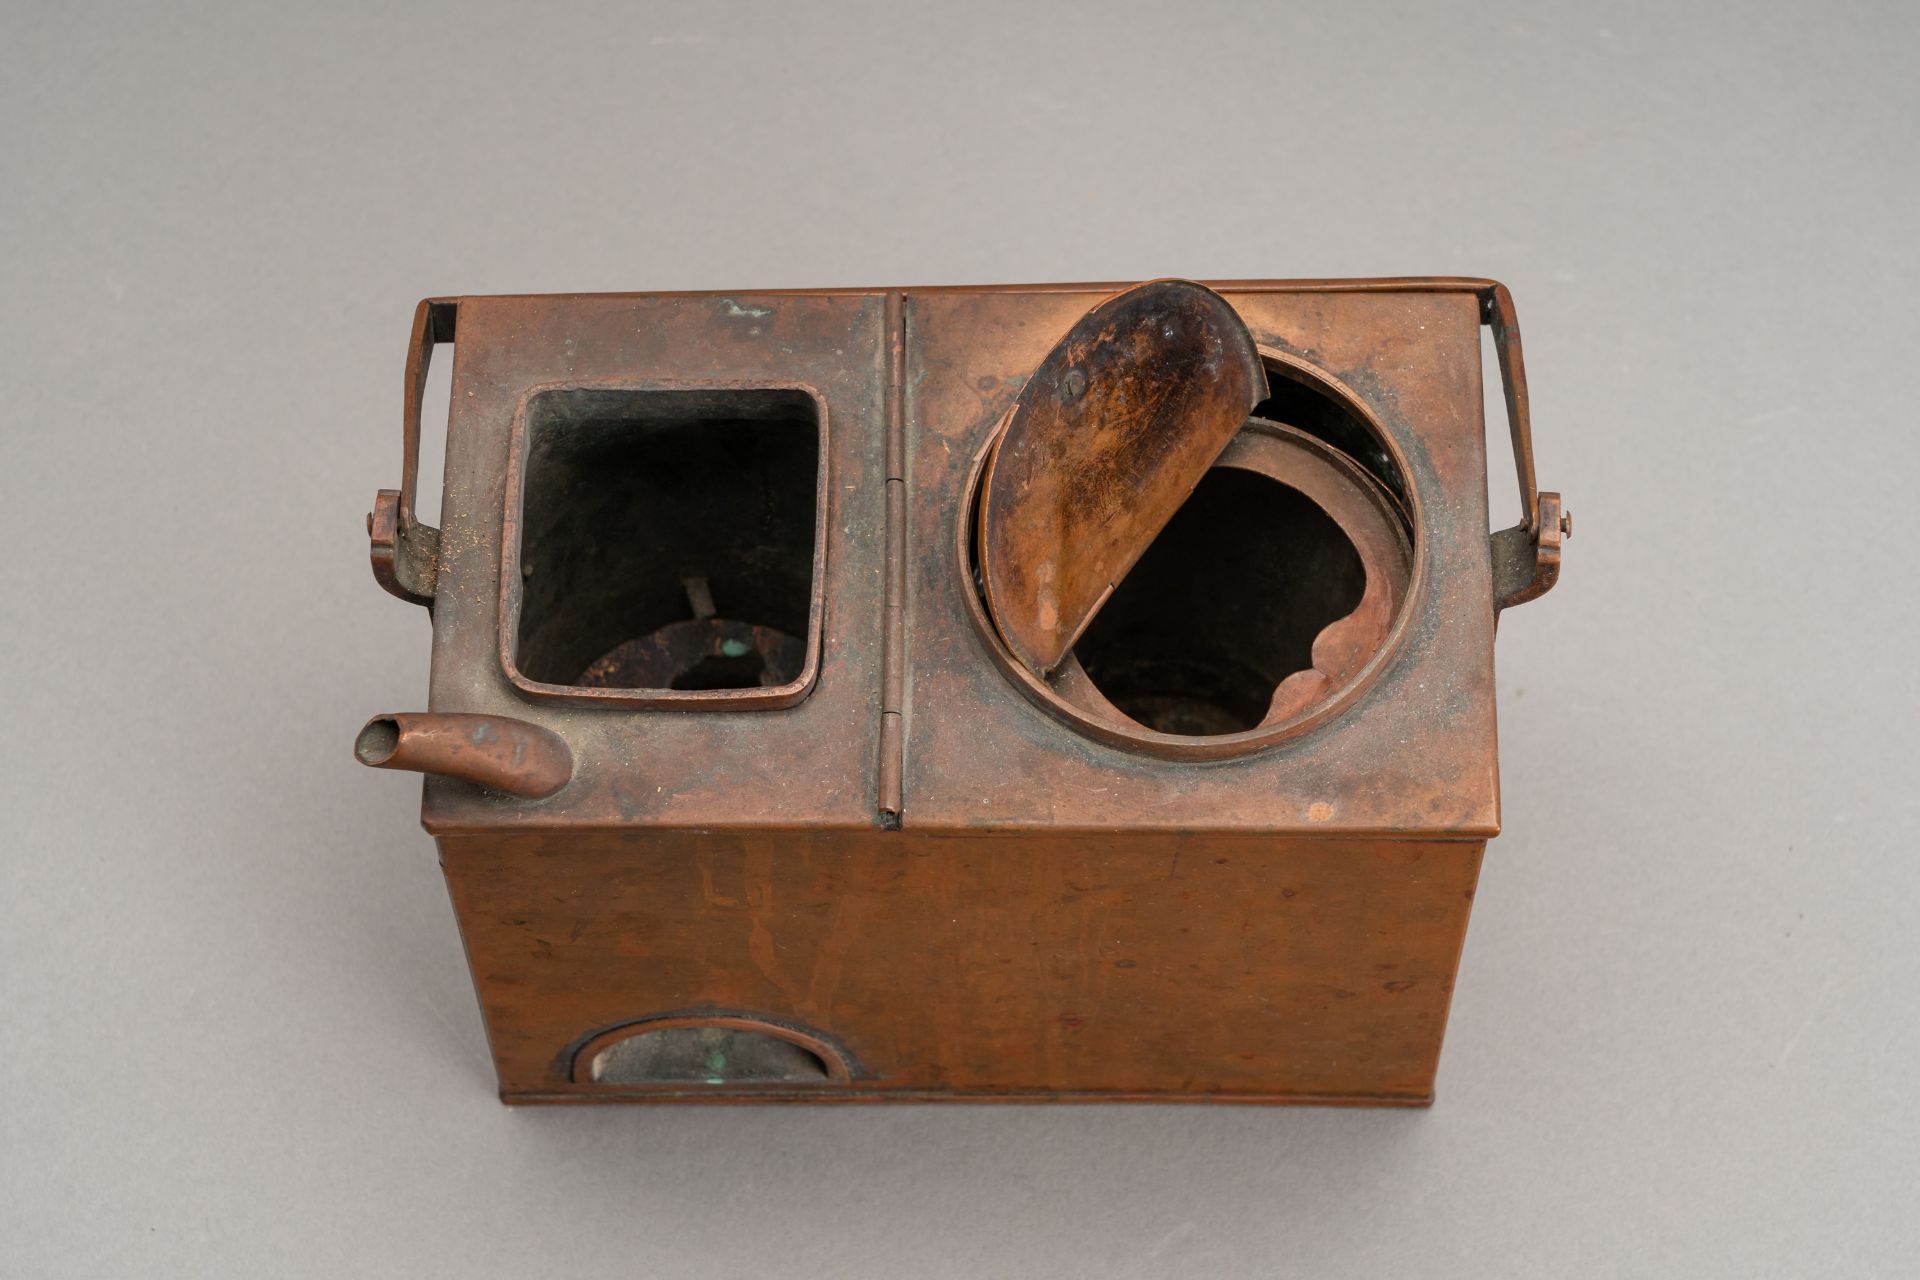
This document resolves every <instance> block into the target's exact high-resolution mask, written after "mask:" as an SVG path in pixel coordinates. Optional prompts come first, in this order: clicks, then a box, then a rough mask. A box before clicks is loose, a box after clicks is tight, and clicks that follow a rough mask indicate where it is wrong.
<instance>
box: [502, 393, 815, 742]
mask: <svg viewBox="0 0 1920 1280" xmlns="http://www.w3.org/2000/svg"><path fill="white" fill-rule="evenodd" d="M519 438H520V440H521V441H522V442H523V443H522V445H521V448H522V449H523V450H524V452H523V453H522V454H521V455H520V457H521V468H520V484H519V486H518V493H519V497H520V503H519V507H520V510H519V513H518V526H517V527H518V531H519V536H518V538H517V539H516V538H514V537H513V529H514V527H515V524H514V512H513V511H512V510H511V501H512V499H511V496H510V497H509V504H510V507H509V512H508V547H507V557H506V564H505V566H504V573H505V579H506V580H505V583H504V586H505V589H504V590H503V591H502V593H501V600H502V610H503V617H502V619H501V622H502V626H501V636H502V644H503V648H507V641H508V638H509V637H510V638H511V647H510V649H509V651H508V652H507V653H505V654H504V655H503V656H504V657H505V659H506V666H507V671H508V674H509V675H510V676H511V678H512V679H513V680H514V683H515V684H517V685H519V686H520V687H521V688H523V689H525V690H527V691H528V692H532V693H537V694H542V695H547V696H555V697H569V698H578V699H584V700H591V701H600V702H616V703H620V704H623V705H642V706H648V705H662V706H680V707H692V706H714V707H725V708H728V709H738V708H741V707H748V706H752V707H772V706H786V705H790V704H791V703H793V702H796V701H798V700H799V699H800V698H802V697H804V696H805V695H806V692H807V690H808V689H809V688H810V687H811V686H812V684H813V680H814V676H815V674H816V672H817V671H818V667H819V661H818V654H819V629H820V617H821V588H822V576H823V569H824V560H825V536H826V527H825V526H826V518H825V516H826V504H825V501H824V495H825V492H826V453H825V438H826V431H825V412H824V406H823V405H822V404H821V402H820V400H819V397H818V396H817V395H816V394H814V393H813V392H812V391H810V390H809V389H807V388H804V387H783V386H771V387H767V386H763V387H744V388H738V387H725V388H674V389H657V388H648V389H627V388H604V387H561V388H551V389H547V390H543V391H538V392H535V393H534V394H533V395H531V396H529V397H528V398H527V401H526V403H525V408H524V410H523V417H522V423H521V430H520V432H519ZM511 492H512V490H511V488H510V494H511Z"/></svg>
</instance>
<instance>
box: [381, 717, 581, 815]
mask: <svg viewBox="0 0 1920 1280" xmlns="http://www.w3.org/2000/svg"><path fill="white" fill-rule="evenodd" d="M353 755H354V758H355V759H357V760H358V761H359V762H360V763H361V764H364V765H367V766H368V767H370V768H374V769H408V770H411V771H413V772H415V773H435V774H439V775H440V776H441V777H443V778H458V779H460V780H461V781H463V782H471V783H474V784H476V785H478V786H482V787H490V788H492V789H493V790H495V791H505V792H507V793H509V794H511V795H516V796H525V797H526V798H527V799H529V800H539V799H542V798H544V797H546V796H550V795H552V794H553V793H554V792H556V791H558V790H560V788H562V787H564V786H566V785H567V782H568V780H569V779H571V778H572V777H573V753H572V752H571V751H569V750H568V749H567V744H566V743H565V742H564V741H563V740H562V739H561V738H560V736H559V735H558V734H556V733H553V732H552V731H551V730H547V729H542V728H541V727H540V726H539V725H534V724H528V723H527V722H526V721H524V720H514V719H511V718H509V717H507V716H486V715H464V714H453V713H436V712H424V711H400V712H394V713H392V714H389V715H384V716H375V717H374V718H373V719H371V720H369V721H367V725H366V727H365V728H364V729H362V730H360V735H359V736H358V737H357V738H355V739H354V740H353Z"/></svg>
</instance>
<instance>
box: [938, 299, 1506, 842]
mask: <svg viewBox="0 0 1920 1280" xmlns="http://www.w3.org/2000/svg"><path fill="white" fill-rule="evenodd" d="M1108 292H1110V290H1105V289H1103V288H1101V287H1099V286H1090V287H1088V288H1086V289H1084V290H1081V291H1070V290H1056V289H1049V290H1045V291H1034V292H1027V293H1022V292H1017V291H1002V290H982V291H978V292H972V293H968V292H963V291H944V290H943V291H938V292H933V293H924V294H910V295H909V296H908V298H907V300H906V305H905V319H906V343H905V350H906V359H907V369H906V377H905V385H906V387H907V403H906V412H905V420H906V429H907V461H908V467H907V485H908V491H909V495H910V499H909V519H908V545H909V555H908V591H907V601H906V604H907V620H908V621H907V626H906V628H905V631H906V637H907V650H908V662H907V672H908V688H907V697H906V707H905V714H904V721H905V733H904V736H905V742H906V765H905V785H904V806H903V820H904V823H905V825H906V826H907V827H909V828H917V829H928V830H981V829H995V828H999V829H1024V828H1042V827H1048V828H1057V829H1066V830H1086V831H1101V830H1121V829H1161V830H1166V829H1173V830H1181V831H1223V832H1225V831H1241V832H1245V831H1273V832H1327V833H1333V832H1339V833H1341V834H1362V833H1364V834H1374V833H1394V834H1398V833H1418V834H1422V835H1442V836H1447V835H1452V836H1458V837H1461V838H1478V837H1481V836H1485V835H1488V834H1491V833H1493V832H1494V831H1495V830H1496V829H1497V826H1498V792H1497V784H1496V780H1495V752H1494V699H1493V666H1492V661H1493V610H1492V606H1491V599H1492V597H1491V590H1492V585H1491V574H1490V563H1489V555H1488V542H1487V539H1488V529H1487V505H1486V447H1485V440H1484V435H1483V419H1482V407H1481V379H1480V302H1479V297H1478V293H1477V290H1476V288H1475V286H1474V285H1473V284H1471V283H1469V282H1459V283H1458V284H1457V285H1454V284H1451V283H1449V282H1426V281H1411V282H1404V287H1394V286H1393V285H1380V284H1372V285H1368V286H1366V287H1362V288H1355V287H1353V286H1350V285H1344V284H1342V283H1340V282H1334V283H1333V284H1331V285H1328V286H1322V285H1318V284H1297V285H1295V284H1276V285H1241V286H1225V287H1223V292H1224V293H1225V295H1226V297H1227V299H1228V300H1229V302H1231V303H1232V305H1233V306H1234V308H1235V309H1236V310H1237V311H1238V312H1239V314H1240V316H1241V318H1242V319H1243V320H1244V321H1245V322H1246V324H1247V326H1248V328H1249V329H1250V330H1251V331H1252V334H1253V336H1254V339H1255V340H1256V342H1257V344H1258V345H1259V347H1260V348H1261V350H1262V352H1263V353H1264V354H1265V355H1266V356H1267V357H1268V358H1269V359H1270V360H1271V361H1272V365H1273V368H1272V369H1270V372H1275V371H1283V372H1284V371H1286V370H1292V371H1296V372H1301V373H1303V374H1310V375H1311V378H1312V379H1313V380H1315V381H1318V382H1320V383H1322V384H1323V385H1331V386H1336V387H1338V388H1340V389H1341V391H1342V394H1343V395H1344V396H1346V397H1348V398H1349V399H1350V400H1351V401H1352V402H1354V403H1356V404H1358V405H1360V406H1362V407H1364V409H1365V411H1366V414H1367V416H1368V417H1369V418H1370V419H1371V421H1372V422H1373V423H1375V424H1377V428H1378V430H1379V431H1380V432H1381V433H1383V434H1384V437H1385V442H1386V444H1387V445H1389V446H1390V448H1389V449H1388V450H1387V452H1388V454H1389V455H1390V456H1387V457H1384V458H1382V459H1380V460H1379V462H1380V466H1379V468H1378V470H1379V473H1380V474H1381V475H1382V476H1383V477H1384V478H1385V480H1386V481H1388V482H1389V485H1383V486H1382V487H1383V488H1385V487H1392V488H1395V489H1397V490H1398V493H1397V494H1396V495H1395V496H1396V497H1397V499H1398V500H1399V501H1401V502H1404V503H1405V504H1406V507H1407V514H1408V518H1409V521H1410V523H1411V524H1412V526H1413V527H1414V532H1415V537H1414V539H1413V554H1414V557H1415V561H1414V565H1413V573H1412V587H1411V591H1410V593H1409V598H1408V600H1407V603H1406V608H1405V615H1404V624H1403V626H1402V627H1401V629H1400V632H1399V634H1398V636H1397V643H1396V645H1395V648H1394V650H1393V652H1392V653H1391V654H1390V655H1389V656H1388V657H1387V658H1385V659H1383V660H1382V661H1381V662H1380V663H1379V664H1377V668H1376V669H1375V670H1374V671H1373V672H1372V674H1371V675H1370V683H1368V684H1366V685H1365V687H1364V690H1363V691H1360V692H1358V693H1357V695H1356V696H1354V697H1352V698H1350V699H1349V700H1347V701H1345V702H1344V703H1342V704H1339V705H1336V706H1334V707H1333V708H1332V712H1331V714H1330V715H1329V716H1328V718H1326V719H1325V720H1324V721H1323V722H1319V723H1315V724H1312V725H1311V726H1309V727H1308V728H1307V729H1306V730H1305V731H1303V732H1299V733H1297V734H1295V735H1294V736H1291V737H1288V738H1286V739H1285V740H1284V741H1281V742H1278V743H1276V744H1274V745H1272V746H1265V747H1262V748H1261V749H1258V750H1254V751H1251V752H1248V753H1246V754H1243V755H1240V756H1237V757H1235V758H1231V759H1220V760H1170V759H1166V758H1160V757H1156V756H1154V755H1152V754H1148V753H1145V752H1142V751H1140V750H1136V749H1132V748H1129V747H1128V746H1126V745H1115V744H1113V743H1111V742H1109V741H1103V740H1101V737H1100V735H1098V734H1097V733H1089V732H1087V731H1086V730H1085V727H1084V726H1074V725H1070V724H1069V723H1067V721H1066V719H1064V718H1063V717H1062V716H1060V715H1058V714H1054V713H1053V712H1052V711H1050V710H1048V709H1046V708H1045V707H1043V706H1042V705H1041V700H1040V699H1037V698H1036V697H1034V696H1031V694H1032V691H1031V690H1023V688H1022V687H1021V685H1020V683H1019V681H1018V680H1017V679H1015V678H1011V676H1010V673H1009V672H1008V670H1007V669H1006V667H1005V665H1004V664H1003V663H1000V662H996V660H995V658H994V655H993V654H992V652H991V650H990V640H989V638H988V637H984V636H983V635H982V633H981V630H980V628H978V627H977V626H975V625H974V624H973V621H972V617H971V615H972V612H973V610H972V605H971V602H970V599H969V596H970V594H972V593H974V592H975V588H974V586H973V584H972V583H971V581H970V580H969V574H968V571H967V569H966V568H965V567H964V562H965V559H966V557H967V555H968V546H967V543H966V541H965V539H964V536H963V534H962V533H961V530H962V529H964V527H965V524H966V521H967V519H968V513H967V512H966V510H965V504H966V494H967V491H968V486H969V476H970V474H972V473H974V472H976V471H977V469H978V467H979V465H980V460H981V457H982V453H983V450H984V449H985V447H986V446H987V445H988V443H989V441H990V439H991V438H992V435H993V432H994V431H995V429H996V427H997V426H998V424H999V423H1000V421H1001V419H1002V418H1003V417H1004V415H1005V414H1006V412H1007V410H1008V407H1009V406H1010V405H1011V404H1012V403H1013V402H1014V400H1015V398H1016V397H1017V396H1018V394H1019V393H1020V390H1021V387H1022V386H1023V384H1024V381H1025V379H1026V378H1027V377H1028V376H1029V375H1030V374H1031V373H1032V371H1033V370H1034V369H1035V368H1036V367H1038V366H1039V364H1040V362H1041V360H1042V359H1043V358H1044V357H1045V355H1046V353H1047V351H1048V350H1049V349H1050V348H1051V347H1052V346H1053V344H1054V343H1055V342H1056V341H1057V340H1058V339H1059V337H1060V336H1061V335H1062V334H1064V333H1066V332H1067V331H1068V330H1069V328H1071V326H1072V325H1073V324H1074V323H1075V322H1076V321H1077V320H1078V319H1079V318H1080V317H1081V316H1082V315H1083V314H1084V313H1086V312H1087V310H1088V309H1089V308H1090V307H1092V306H1093V305H1094V304H1095V303H1097V302H1098V301H1099V300H1100V299H1101V298H1102V297H1103V296H1105V295H1106V294H1107V293H1108ZM1273 381H1274V382H1275V383H1276V385H1278V384H1279V383H1281V382H1282V381H1286V379H1284V378H1281V377H1275V378H1273ZM1286 408H1287V406H1285V405H1282V406H1280V409H1278V410H1276V412H1281V411H1283V410H1285V409H1286ZM1294 425H1308V424H1305V423H1302V424H1294ZM1402 470H1404V474H1397V473H1398V472H1400V471H1402ZM1259 484H1260V481H1259V480H1258V478H1257V477H1254V478H1243V479H1235V478H1231V477H1229V478H1228V479H1227V481H1226V482H1224V483H1223V484H1221V485H1220V486H1217V487H1218V488H1219V489H1220V490H1221V491H1222V492H1221V493H1220V494H1217V495H1212V496H1213V497H1215V498H1216V499H1217V500H1218V501H1221V502H1229V503H1231V502H1236V501H1248V502H1266V503H1271V502H1272V501H1273V500H1272V499H1270V498H1268V497H1266V496H1265V493H1266V492H1267V491H1261V492H1259V493H1254V494H1252V496H1250V497H1245V498H1242V497H1241V496H1240V494H1239V493H1237V492H1236V491H1237V490H1244V491H1248V492H1249V493H1251V492H1252V491H1253V490H1255V489H1258V486H1259ZM1282 492H1283V493H1284V491H1282ZM1219 527H1220V528H1221V529H1223V530H1224V529H1231V528H1233V527H1234V526H1233V525H1232V523H1231V522H1221V523H1220V525H1219ZM1300 545H1301V546H1305V545H1306V543H1305V542H1304V541H1302V542H1301V543H1300ZM1222 548H1223V554H1222V555H1221V556H1219V557H1208V556H1201V557H1197V558H1195V559H1194V560H1193V562H1192V563H1191V564H1190V565H1186V566H1174V567H1173V568H1172V569H1171V570H1169V571H1166V572H1163V573H1161V575H1160V577H1159V579H1158V581H1159V582H1160V583H1161V586H1160V588H1159V590H1161V591H1163V592H1165V593H1167V594H1168V596H1169V598H1170V599H1171V598H1174V597H1175V596H1176V595H1177V597H1178V600H1179V601H1180V602H1181V603H1180V604H1178V605H1177V606H1173V607H1175V608H1178V609H1182V610H1186V611H1187V612H1189V613H1191V612H1192V611H1193V610H1196V609H1199V610H1203V609H1206V608H1207V607H1209V606H1210V603H1211V599H1210V598H1209V597H1208V595H1207V594H1206V593H1207V591H1208V590H1212V591H1213V597H1212V599H1227V598H1230V597H1232V596H1233V595H1234V593H1235V591H1236V585H1235V582H1234V581H1233V580H1232V579H1231V575H1230V573H1226V572H1225V570H1227V569H1230V568H1231V565H1232V563H1233V561H1232V557H1231V555H1228V554H1226V553H1228V552H1236V551H1237V547H1235V546H1234V545H1232V544H1226V543H1223V544H1222ZM1143 563H1144V562H1143ZM1216 571H1221V572H1216ZM1315 576H1318V575H1317V574H1316V575H1315ZM1196 586H1197V587H1198V588H1200V590H1197V591H1196V589H1195V588H1196ZM1216 588H1217V589H1216ZM1123 590H1124V586H1123ZM1238 590H1239V592H1240V594H1242V595H1245V594H1246V592H1245V589H1244V588H1238ZM1188 601H1191V602H1192V608H1191V609H1189V608H1188V605H1187V602H1188ZM1119 603H1120V597H1119V595H1118V594H1116V597H1115V602H1114V604H1113V605H1109V606H1108V610H1109V611H1111V610H1112V609H1113V608H1114V607H1115V605H1117V604H1119ZM1155 603H1156V602H1153V601H1148V602H1145V603H1144V604H1143V605H1142V611H1143V613H1144V612H1145V611H1146V609H1147V608H1149V607H1150V606H1152V605H1154V604H1155ZM1161 603H1164V602H1161ZM1340 607H1343V606H1341V605H1338V604H1333V605H1330V606H1329V608H1330V609H1334V610H1337V609H1338V608H1340ZM1344 607H1350V606H1344ZM1222 616H1223V617H1230V616H1233V615H1232V613H1231V611H1226V612H1223V615H1222ZM1105 621H1106V619H1105V615H1104V614H1103V615H1102V618H1101V619H1100V620H1097V622H1096V627H1099V626H1101V625H1104V623H1105ZM1109 629H1110V630H1111V629H1112V628H1109ZM1187 630H1188V634H1190V635H1193V636H1194V637H1195V638H1196V642H1197V643H1214V642H1216V641H1221V638H1220V637H1218V636H1213V637H1209V636H1207V635H1206V634H1205V628H1204V627H1189V628H1188V629H1187ZM1090 638H1098V639H1101V640H1102V641H1103V643H1104V644H1105V645H1106V648H1107V652H1105V653H1103V654H1101V655H1099V656H1100V658H1101V659H1102V662H1103V665H1104V666H1105V667H1107V668H1108V669H1109V670H1112V669H1115V668H1118V667H1124V666H1125V665H1126V664H1125V662H1124V661H1123V660H1122V659H1123V658H1124V656H1125V655H1119V657H1116V655H1115V653H1114V652H1113V650H1115V649H1116V648H1117V647H1120V646H1123V645H1124V644H1125V643H1126V641H1127V638H1126V637H1124V636H1119V637H1115V636H1107V637H1093V636H1091V633H1090ZM1232 642H1233V638H1232V637H1231V636H1228V637H1225V639H1224V641H1222V643H1224V644H1226V645H1231V643H1232ZM1083 647H1085V646H1083ZM1164 657H1165V655H1163V654H1154V653H1148V654H1145V655H1144V657H1143V659H1142V661H1140V662H1136V663H1135V664H1134V665H1135V666H1136V667H1138V666H1141V665H1145V664H1146V663H1148V662H1154V661H1160V662H1162V665H1163V666H1164V665H1165V664H1164V661H1163V659H1164ZM1222 665H1225V664H1222ZM1092 666H1093V664H1092V663H1091V662H1090V663H1089V670H1091V668H1092ZM1203 674H1204V673H1203ZM1264 688H1265V692H1267V693H1271V692H1272V686H1271V684H1268V685H1266V686H1265V687H1264ZM1116 701H1118V699H1116ZM1219 701H1222V702H1225V701H1228V699H1227V698H1225V697H1224V696H1223V697H1222V698H1221V699H1219ZM1256 713H1257V708H1256V711H1255V712H1250V713H1249V714H1256Z"/></svg>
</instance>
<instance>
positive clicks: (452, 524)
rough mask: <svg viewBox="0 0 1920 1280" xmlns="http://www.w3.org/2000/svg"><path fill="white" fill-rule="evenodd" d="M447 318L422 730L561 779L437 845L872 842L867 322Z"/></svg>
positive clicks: (677, 300)
mask: <svg viewBox="0 0 1920 1280" xmlns="http://www.w3.org/2000/svg"><path fill="white" fill-rule="evenodd" d="M458 306H459V317H458V335H457V338H456V341H455V343H454V353H453V354H454V367H453V389H452V400H453V409H452V416H451V420H450V423H449V427H448V458H447V467H446V492H445V497H444V499H443V502H442V511H443V513H444V517H443V518H444V527H443V530H442V535H441V544H440V555H441V565H440V577H439V587H438V591H437V594H436V599H435V604H434V654H433V683H432V697H431V706H432V709H434V710H436V711H460V712H486V713H492V714H498V715H506V716H512V717H515V718H518V719H521V720H526V721H530V722H532V723H535V724H539V725H542V726H544V727H546V728H548V729H551V730H553V731H554V732H555V733H557V734H559V735H560V736H561V737H562V738H564V739H565V740H566V741H567V743H568V745H569V747H570V748H571V749H572V751H573V756H574V761H575V773H574V778H573V781H572V782H571V783H570V784H569V785H568V786H567V787H566V788H565V789H564V790H562V791H561V792H560V793H559V794H557V795H555V796H553V797H551V798H549V799H546V800H541V801H508V800H505V799H503V798H501V797H498V796H494V795H491V794H489V793H486V792H484V791H481V790H479V789H478V788H475V787H472V786H469V785H467V784H464V783H459V782H451V781H446V780H442V779H429V781H428V783H427V803H426V810H425V819H426V822H427V825H428V827H429V828H430V829H432V830H435V831H451V830H462V829H496V828H502V827H523V826H524V827H555V828H559V827H573V826H597V827H624V826H634V827H640V826H741V827H755V826H758V827H770V826H772V827H780V826H792V827H832V826H850V827H864V826H872V825H874V824H875V823H876V822H877V821H878V818H877V813H878V800H877V785H878V779H877V761H878V757H879V738H878V735H879V722H880V699H881V679H880V666H881V660H880V655H881V647H882V646H881V611H882V610H881V605H882V592H883V577H884V575H883V573H882V566H883V562H884V557H885V514H884V513H885V489H886V477H885V435H886V433H885V384H886V367H885V361H886V299H885V297H884V296H882V295H877V294H838V295H825V294H814V295H749V294H728V295H675V296H655V297H649V296H611V295H604V296H582V297H524V298H465V299H461V300H460V301H459V303H458Z"/></svg>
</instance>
